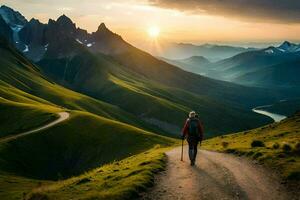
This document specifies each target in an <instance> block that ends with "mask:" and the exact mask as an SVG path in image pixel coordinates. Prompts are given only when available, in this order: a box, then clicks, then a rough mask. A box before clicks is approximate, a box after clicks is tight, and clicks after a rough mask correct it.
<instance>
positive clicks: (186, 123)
mask: <svg viewBox="0 0 300 200" xmlns="http://www.w3.org/2000/svg"><path fill="white" fill-rule="evenodd" d="M189 123H190V119H189V118H188V119H187V120H186V122H185V124H184V127H183V129H182V135H183V136H188V135H189V126H190V124H189ZM198 129H199V131H198V132H199V138H200V141H202V140H203V134H204V130H203V125H202V123H201V122H200V120H198Z"/></svg>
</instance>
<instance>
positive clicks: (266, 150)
mask: <svg viewBox="0 0 300 200" xmlns="http://www.w3.org/2000/svg"><path fill="white" fill-rule="evenodd" d="M299 142H300V113H298V114H296V115H293V116H292V117H290V118H287V119H285V120H283V121H281V122H279V123H273V124H270V125H267V126H263V127H261V128H257V129H253V130H249V131H245V132H240V133H235V134H230V135H226V136H220V137H216V138H212V139H209V140H206V141H204V142H203V147H204V148H205V149H208V150H214V151H221V152H228V153H234V154H237V155H245V156H248V157H251V158H253V159H255V160H258V161H259V162H261V163H263V164H265V165H266V166H268V167H270V168H272V169H275V170H277V171H279V172H280V173H281V175H282V177H283V178H286V179H297V180H300V179H299V172H300V154H299V152H298V151H297V146H298V145H299ZM224 143H226V144H227V145H223V144H224ZM253 143H255V145H254V146H253Z"/></svg>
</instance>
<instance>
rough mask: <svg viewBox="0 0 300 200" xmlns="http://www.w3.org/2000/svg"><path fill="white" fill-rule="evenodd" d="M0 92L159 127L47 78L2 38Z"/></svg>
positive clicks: (18, 99)
mask: <svg viewBox="0 0 300 200" xmlns="http://www.w3.org/2000/svg"><path fill="white" fill-rule="evenodd" d="M0 53H1V55H3V56H1V57H0V67H1V68H0V72H1V73H0V94H1V96H2V97H3V98H5V99H7V100H11V101H15V102H19V103H28V102H29V103H31V104H36V103H37V102H40V103H42V104H47V105H52V106H58V107H64V108H67V109H71V110H81V111H87V112H92V113H94V114H97V115H100V116H103V117H106V118H109V119H113V120H118V121H121V122H125V123H129V124H132V125H134V126H138V127H141V128H146V129H148V130H152V131H160V132H162V133H163V131H161V130H160V129H158V128H155V127H152V126H151V125H148V124H146V123H145V122H143V121H141V120H140V119H138V118H136V117H135V116H134V115H132V114H130V113H128V112H125V111H124V110H121V109H120V108H118V107H117V106H114V105H111V104H109V103H105V102H103V101H100V100H96V99H94V98H91V97H89V96H86V95H83V94H80V93H77V92H74V91H72V90H69V89H67V88H64V87H62V86H60V85H57V84H55V83H53V82H51V81H49V80H48V79H46V78H45V77H44V76H43V75H41V73H40V72H39V70H38V68H37V67H36V66H34V65H33V64H31V63H30V62H29V61H28V60H26V59H25V58H24V57H23V56H22V55H21V54H20V53H18V52H17V51H15V50H14V49H13V48H11V47H10V46H9V45H8V44H7V43H5V42H4V41H0Z"/></svg>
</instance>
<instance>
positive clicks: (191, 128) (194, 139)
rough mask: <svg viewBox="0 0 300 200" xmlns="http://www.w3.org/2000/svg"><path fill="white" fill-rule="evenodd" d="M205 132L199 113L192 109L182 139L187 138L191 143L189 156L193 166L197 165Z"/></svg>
mask: <svg viewBox="0 0 300 200" xmlns="http://www.w3.org/2000/svg"><path fill="white" fill-rule="evenodd" d="M203 134H204V130H203V125H202V123H201V121H200V120H199V118H198V115H197V114H196V112H195V111H191V112H190V113H189V117H188V119H187V120H186V122H185V124H184V127H183V129H182V132H181V138H182V140H184V139H185V138H186V140H187V142H188V144H189V158H190V161H191V166H193V165H195V161H196V156H197V148H198V143H199V142H200V144H201V142H202V140H203Z"/></svg>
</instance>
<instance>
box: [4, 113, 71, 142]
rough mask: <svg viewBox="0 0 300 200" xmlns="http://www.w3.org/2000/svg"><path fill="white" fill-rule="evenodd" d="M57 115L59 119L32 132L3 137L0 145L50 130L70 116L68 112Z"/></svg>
mask: <svg viewBox="0 0 300 200" xmlns="http://www.w3.org/2000/svg"><path fill="white" fill-rule="evenodd" d="M58 115H59V118H58V119H56V120H54V121H53V122H50V123H48V124H46V125H43V126H41V127H38V128H35V129H33V130H30V131H26V132H24V133H19V134H15V135H12V136H8V137H5V138H3V139H0V143H4V142H9V141H11V140H15V139H17V138H19V137H24V136H26V135H29V134H32V133H36V132H38V131H41V130H44V129H47V128H50V127H52V126H54V125H56V124H58V123H61V122H63V121H65V120H66V119H68V118H69V117H70V114H69V113H68V112H60V113H58Z"/></svg>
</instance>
